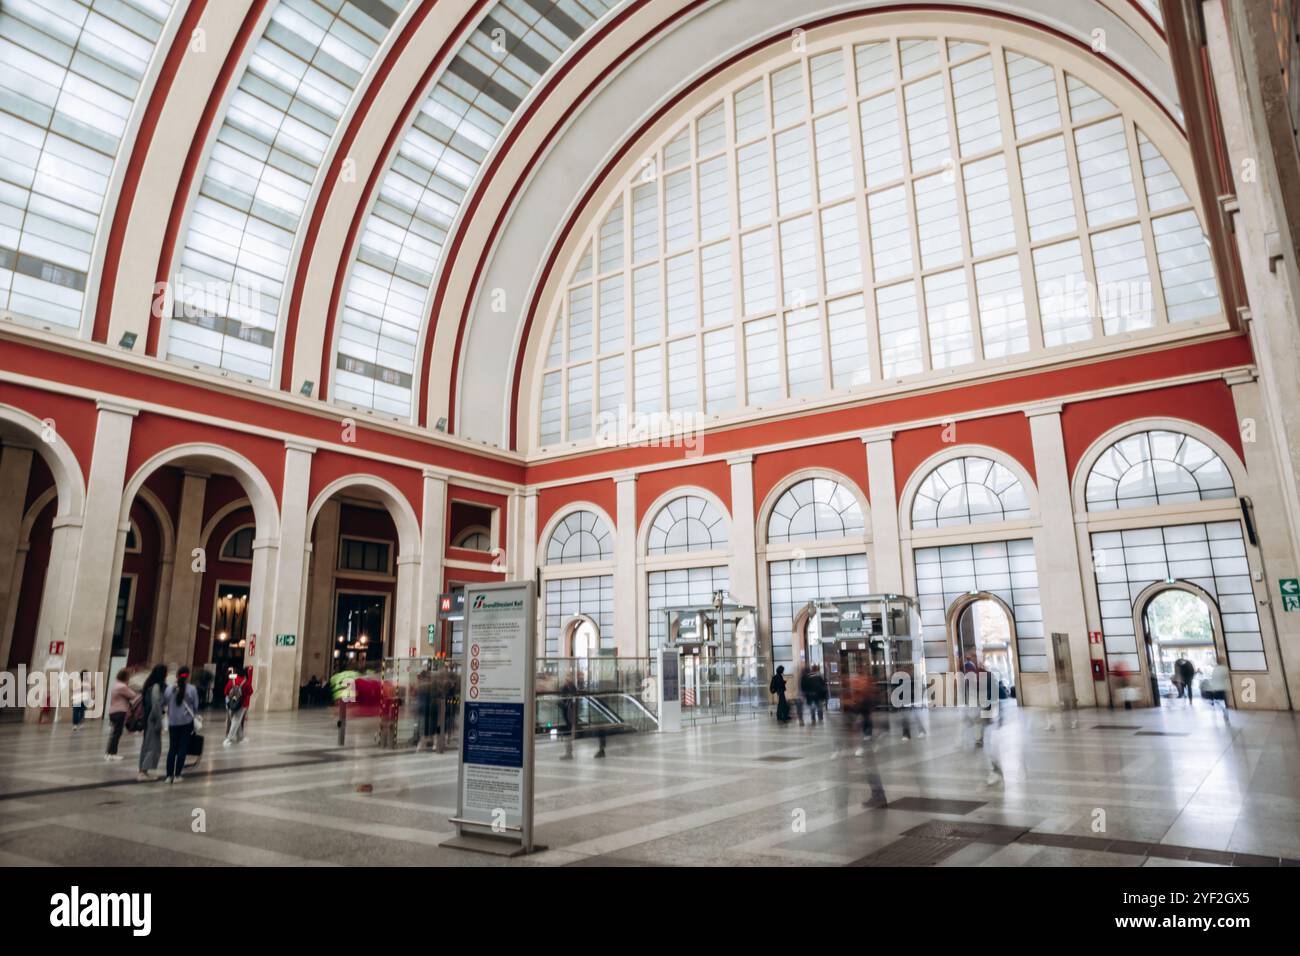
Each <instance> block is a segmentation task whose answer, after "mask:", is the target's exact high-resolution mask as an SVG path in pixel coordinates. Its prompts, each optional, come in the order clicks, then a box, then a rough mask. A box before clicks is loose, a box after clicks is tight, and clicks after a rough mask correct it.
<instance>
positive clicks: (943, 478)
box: [912, 455, 1029, 528]
mask: <svg viewBox="0 0 1300 956" xmlns="http://www.w3.org/2000/svg"><path fill="white" fill-rule="evenodd" d="M1028 517H1029V500H1028V498H1026V497H1025V489H1024V486H1023V485H1021V483H1020V479H1019V478H1017V477H1016V476H1015V475H1014V474H1013V473H1012V472H1011V470H1010V469H1008V468H1006V467H1004V466H1002V465H999V464H998V463H997V462H996V461H992V460H990V459H988V458H979V457H976V456H973V455H971V456H967V457H965V458H954V459H953V460H952V461H946V462H944V463H943V464H942V465H940V466H939V467H938V468H936V469H934V471H932V472H930V474H928V475H926V477H925V480H924V481H922V482H921V486H920V487H919V488H918V489H917V491H916V499H915V500H914V501H913V502H912V527H913V528H946V527H948V526H950V525H962V524H983V523H985V522H989V521H1016V520H1018V519H1021V518H1028Z"/></svg>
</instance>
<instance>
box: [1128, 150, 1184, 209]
mask: <svg viewBox="0 0 1300 956" xmlns="http://www.w3.org/2000/svg"><path fill="white" fill-rule="evenodd" d="M1137 143H1138V155H1139V156H1140V157H1141V159H1142V179H1143V181H1144V184H1145V187H1146V192H1147V207H1148V208H1149V209H1150V210H1151V211H1152V212H1160V211H1161V210H1164V209H1169V208H1170V207H1171V206H1182V205H1185V204H1186V203H1187V193H1185V192H1184V191H1183V186H1182V184H1181V183H1180V182H1179V181H1178V177H1177V176H1176V175H1175V174H1174V171H1173V170H1172V169H1170V168H1169V163H1168V162H1167V161H1166V160H1165V158H1164V156H1162V155H1161V153H1160V150H1158V149H1157V148H1156V145H1155V143H1153V142H1151V140H1149V139H1147V137H1146V134H1145V133H1143V132H1142V130H1138V131H1137Z"/></svg>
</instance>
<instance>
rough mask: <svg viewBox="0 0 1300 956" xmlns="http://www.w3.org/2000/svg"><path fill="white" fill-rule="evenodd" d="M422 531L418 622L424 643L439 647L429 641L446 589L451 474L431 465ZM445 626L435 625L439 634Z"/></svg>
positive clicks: (426, 474) (427, 473)
mask: <svg viewBox="0 0 1300 956" xmlns="http://www.w3.org/2000/svg"><path fill="white" fill-rule="evenodd" d="M422 502H423V503H422V505H421V508H420V510H421V513H422V523H423V526H422V528H421V531H420V542H421V549H420V556H421V557H420V604H419V612H418V614H417V620H416V626H417V627H419V628H420V630H421V631H422V632H424V633H423V634H422V635H420V647H421V649H422V650H423V651H425V652H430V651H433V650H435V648H434V647H433V646H431V645H430V644H429V639H428V636H427V635H428V630H429V625H430V624H433V625H437V623H438V596H439V595H440V594H442V591H443V587H444V584H443V573H442V563H443V560H444V558H445V557H446V554H447V476H446V475H443V474H439V473H438V472H436V471H433V470H431V469H426V470H425V472H424V491H423V499H422ZM440 632H441V628H439V627H436V626H435V627H434V636H435V638H436V637H437V635H438V634H439V633H440Z"/></svg>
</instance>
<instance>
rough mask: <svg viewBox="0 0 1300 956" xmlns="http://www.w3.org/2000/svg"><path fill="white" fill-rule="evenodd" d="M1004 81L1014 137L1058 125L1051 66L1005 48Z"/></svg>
mask: <svg viewBox="0 0 1300 956" xmlns="http://www.w3.org/2000/svg"><path fill="white" fill-rule="evenodd" d="M1007 83H1008V84H1009V86H1010V88H1011V116H1012V121H1013V122H1014V123H1015V126H1016V139H1025V138H1026V137H1028V136H1034V135H1037V134H1038V133H1046V132H1048V131H1049V130H1054V129H1056V128H1057V127H1059V126H1060V125H1061V107H1060V104H1059V103H1058V102H1057V99H1056V74H1055V72H1054V71H1053V70H1052V68H1051V67H1050V66H1048V65H1047V64H1046V63H1042V62H1040V61H1038V60H1035V59H1033V58H1031V57H1027V56H1024V55H1022V54H1020V53H1014V52H1012V51H1010V50H1008V51H1007Z"/></svg>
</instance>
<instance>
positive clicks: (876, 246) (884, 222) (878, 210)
mask: <svg viewBox="0 0 1300 956" xmlns="http://www.w3.org/2000/svg"><path fill="white" fill-rule="evenodd" d="M867 218H868V220H869V221H870V235H871V260H872V263H873V264H874V269H875V275H876V281H877V282H885V281H888V280H889V279H896V278H898V277H899V276H904V275H909V274H910V273H911V272H912V230H911V227H910V226H909V224H908V217H907V190H906V188H904V187H903V186H895V187H894V188H892V189H886V190H884V191H882V192H878V193H872V194H871V195H870V196H868V197H867Z"/></svg>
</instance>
